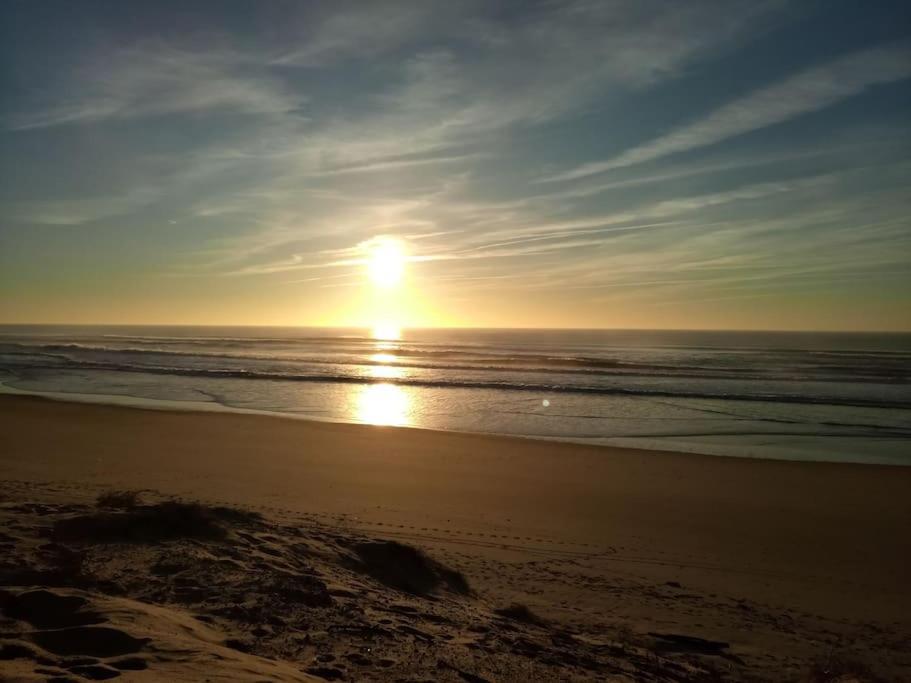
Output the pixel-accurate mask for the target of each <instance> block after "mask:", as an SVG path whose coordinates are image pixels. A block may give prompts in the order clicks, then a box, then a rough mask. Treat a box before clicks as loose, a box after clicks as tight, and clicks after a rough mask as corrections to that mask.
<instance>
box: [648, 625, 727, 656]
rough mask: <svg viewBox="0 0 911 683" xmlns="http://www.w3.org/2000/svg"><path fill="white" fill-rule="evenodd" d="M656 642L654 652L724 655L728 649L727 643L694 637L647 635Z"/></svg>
mask: <svg viewBox="0 0 911 683" xmlns="http://www.w3.org/2000/svg"><path fill="white" fill-rule="evenodd" d="M648 634H649V635H650V636H651V637H652V638H654V639H655V640H656V641H657V645H656V647H655V651H656V652H688V653H692V654H700V655H724V654H726V653H725V650H727V649H728V648H729V647H730V644H729V643H725V642H722V641H720V640H706V639H705V638H698V637H696V636H687V635H682V634H679V633H655V632H654V631H649V633H648Z"/></svg>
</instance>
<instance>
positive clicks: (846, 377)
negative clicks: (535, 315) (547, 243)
mask: <svg viewBox="0 0 911 683" xmlns="http://www.w3.org/2000/svg"><path fill="white" fill-rule="evenodd" d="M4 347H6V350H4ZM10 347H12V348H13V349H15V350H12V351H10V350H9V349H10ZM0 353H6V354H8V355H24V356H41V357H52V358H56V359H58V360H60V361H62V362H64V363H73V364H79V363H83V362H98V361H85V360H83V359H79V358H74V357H73V356H72V355H67V354H70V353H90V354H109V355H113V356H134V357H138V358H151V357H155V356H170V357H177V358H187V359H194V358H198V359H203V360H210V359H222V360H229V361H238V362H250V361H258V362H259V361H261V362H273V363H304V364H311V365H336V366H370V367H395V368H400V369H411V370H447V371H472V372H497V373H503V372H525V373H539V374H562V375H591V376H601V377H610V376H630V375H640V376H648V377H674V378H681V379H684V378H688V379H719V378H728V379H740V380H769V379H775V380H778V381H806V380H808V379H812V380H813V381H822V382H864V381H868V382H871V381H872V382H878V383H884V384H903V383H906V382H907V380H908V378H907V376H906V374H905V371H906V369H907V368H906V367H905V366H904V365H900V366H895V365H893V364H881V365H879V366H874V365H871V364H870V363H866V364H861V367H854V366H847V365H818V364H816V365H804V366H800V367H799V370H801V371H803V372H811V373H814V374H815V376H813V377H806V376H798V375H796V374H795V373H796V372H797V371H798V368H795V367H793V366H791V367H781V366H772V367H771V368H769V369H764V368H759V367H756V365H755V364H754V366H753V367H746V366H744V365H741V366H737V367H729V366H706V365H691V364H679V363H678V364H674V365H669V364H663V363H637V362H631V361H622V360H617V359H605V358H592V357H588V356H566V355H563V356H554V355H540V354H524V355H514V356H506V355H497V354H481V353H476V354H467V353H463V352H452V351H448V350H439V351H436V350H435V351H424V350H413V349H410V350H409V349H390V350H383V351H381V352H377V353H372V354H358V355H354V356H353V355H352V354H344V353H336V357H335V358H331V359H327V358H318V357H311V356H289V355H262V354H257V353H255V352H254V353H230V352H219V351H211V352H210V351H198V350H192V351H186V350H176V349H143V348H130V347H126V348H125V347H112V346H97V345H91V344H78V343H67V344H26V343H17V342H13V343H9V342H7V343H2V342H0ZM377 354H379V355H383V356H391V357H394V358H396V359H397V360H396V362H394V363H391V362H387V361H384V360H383V361H380V360H375V359H373V358H372V356H374V355H377ZM424 359H430V360H428V361H424ZM450 359H451V360H453V361H455V362H452V363H446V362H439V361H445V360H450ZM403 361H404V362H403ZM409 361H414V362H409ZM435 361H436V362H435ZM458 361H462V362H461V363H459V362H458ZM141 367H145V366H141ZM835 373H841V374H835Z"/></svg>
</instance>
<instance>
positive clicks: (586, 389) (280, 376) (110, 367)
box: [29, 361, 911, 409]
mask: <svg viewBox="0 0 911 683" xmlns="http://www.w3.org/2000/svg"><path fill="white" fill-rule="evenodd" d="M29 369H30V370H58V371H59V370H61V369H81V370H96V371H108V372H128V373H141V374H153V375H172V376H181V377H199V378H207V379H246V380H266V381H281V382H319V383H334V384H362V385H368V384H394V385H397V386H411V387H427V388H454V389H488V390H500V391H517V392H519V391H521V392H536V393H539V394H545V395H546V394H593V395H602V396H629V397H665V398H697V399H712V400H725V401H758V402H772V403H794V404H807V405H837V406H852V407H867V408H899V409H907V408H911V401H906V400H902V399H898V400H883V399H873V398H870V399H867V398H860V397H837V396H804V395H794V394H780V393H767V392H760V391H757V392H754V393H743V392H738V393H732V392H725V391H710V390H702V391H696V390H686V389H682V390H676V389H675V390H669V389H646V388H641V387H637V388H632V387H604V386H591V385H567V384H548V383H544V382H518V381H508V380H507V381H497V380H465V379H443V378H435V379H425V378H419V377H408V378H377V377H365V376H355V375H340V374H332V373H307V374H303V373H286V372H270V371H260V370H245V369H222V368H188V367H164V366H138V365H126V364H119V363H102V362H92V361H79V362H77V363H75V364H74V366H72V367H68V368H61V367H60V366H40V365H31V366H30V367H29Z"/></svg>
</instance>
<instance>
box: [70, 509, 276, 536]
mask: <svg viewBox="0 0 911 683" xmlns="http://www.w3.org/2000/svg"><path fill="white" fill-rule="evenodd" d="M260 519H261V517H260V516H259V515H258V514H256V513H253V512H245V511H242V510H234V509H232V508H225V507H208V506H205V505H200V504H199V503H181V502H177V501H167V502H164V503H158V504H157V505H144V506H139V507H133V508H131V509H128V510H125V511H117V512H107V511H105V512H96V513H93V514H88V515H79V516H76V517H68V518H66V519H61V520H58V521H57V522H56V523H55V524H54V530H53V534H54V537H55V538H57V539H58V540H71V541H72V540H76V541H85V542H94V543H104V542H107V543H112V542H122V543H157V542H162V541H168V540H174V539H180V538H195V539H202V540H216V541H218V540H223V539H225V538H226V537H227V535H228V529H227V528H226V525H234V524H239V523H252V522H256V521H259V520H260Z"/></svg>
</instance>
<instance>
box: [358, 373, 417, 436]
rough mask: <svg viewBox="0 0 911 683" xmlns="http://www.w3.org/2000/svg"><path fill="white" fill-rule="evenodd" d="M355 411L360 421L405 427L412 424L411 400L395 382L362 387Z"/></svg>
mask: <svg viewBox="0 0 911 683" xmlns="http://www.w3.org/2000/svg"><path fill="white" fill-rule="evenodd" d="M355 412H356V415H357V419H358V421H359V422H364V423H366V424H371V425H390V426H398V427H403V426H407V425H409V424H411V401H410V400H409V399H408V394H406V393H405V390H404V389H402V388H401V387H398V386H396V385H394V384H385V383H384V384H371V385H368V386H365V387H363V388H361V390H360V392H359V393H358V395H357V398H356V406H355Z"/></svg>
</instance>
